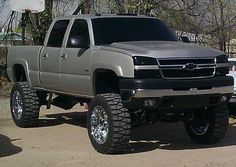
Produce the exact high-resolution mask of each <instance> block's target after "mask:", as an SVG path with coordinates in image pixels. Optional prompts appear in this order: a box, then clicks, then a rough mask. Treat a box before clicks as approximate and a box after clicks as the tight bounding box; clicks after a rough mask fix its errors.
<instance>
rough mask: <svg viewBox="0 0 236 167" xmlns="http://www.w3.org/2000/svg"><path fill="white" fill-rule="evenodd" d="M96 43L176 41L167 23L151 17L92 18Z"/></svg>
mask: <svg viewBox="0 0 236 167" xmlns="http://www.w3.org/2000/svg"><path fill="white" fill-rule="evenodd" d="M92 24H93V32H94V40H95V44H96V45H107V44H111V43H114V42H126V41H178V38H177V37H176V35H175V33H174V32H173V31H172V30H170V29H169V28H168V27H167V25H166V24H165V23H164V22H162V21H160V20H158V19H153V18H96V19H92Z"/></svg>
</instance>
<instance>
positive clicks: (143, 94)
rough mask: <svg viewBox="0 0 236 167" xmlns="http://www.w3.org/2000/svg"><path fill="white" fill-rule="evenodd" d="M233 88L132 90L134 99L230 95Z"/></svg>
mask: <svg viewBox="0 0 236 167" xmlns="http://www.w3.org/2000/svg"><path fill="white" fill-rule="evenodd" d="M232 90H233V86H223V87H213V88H211V89H202V90H199V89H197V88H190V89H189V90H173V89H159V90H158V89H148V90H147V89H138V90H134V91H133V92H132V93H133V97H134V98H148V97H164V96H185V95H186V96H190V95H211V94H221V95H224V94H231V93H232Z"/></svg>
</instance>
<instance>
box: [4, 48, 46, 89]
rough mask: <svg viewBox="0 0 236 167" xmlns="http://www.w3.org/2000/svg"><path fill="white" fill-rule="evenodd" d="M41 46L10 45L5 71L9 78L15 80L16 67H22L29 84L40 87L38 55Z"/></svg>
mask: <svg viewBox="0 0 236 167" xmlns="http://www.w3.org/2000/svg"><path fill="white" fill-rule="evenodd" d="M42 48H43V46H15V47H10V48H9V50H8V55H7V73H8V77H9V79H10V80H11V81H12V82H13V83H15V82H16V81H17V76H16V75H19V74H18V73H17V70H18V69H22V67H23V69H24V72H25V76H26V79H27V81H28V82H29V84H30V86H33V87H40V78H39V67H40V66H39V56H40V52H41V50H42Z"/></svg>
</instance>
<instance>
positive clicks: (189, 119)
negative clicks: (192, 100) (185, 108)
mask: <svg viewBox="0 0 236 167" xmlns="http://www.w3.org/2000/svg"><path fill="white" fill-rule="evenodd" d="M228 124H229V115H228V108H227V106H226V105H221V106H217V107H214V108H209V109H205V110H204V109H203V110H197V111H194V112H192V113H188V114H186V120H185V127H186V131H187V133H188V135H189V136H190V137H191V138H192V139H193V141H195V142H197V143H201V144H214V143H216V142H218V141H220V140H221V139H222V138H223V137H224V136H225V133H226V131H227V128H228Z"/></svg>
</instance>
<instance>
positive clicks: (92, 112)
mask: <svg viewBox="0 0 236 167" xmlns="http://www.w3.org/2000/svg"><path fill="white" fill-rule="evenodd" d="M7 66H8V67H7V72H8V76H9V78H10V80H11V81H12V83H14V87H13V89H12V93H11V112H12V117H13V120H14V121H15V123H16V125H17V126H19V127H31V126H35V125H36V124H37V120H38V116H39V110H40V106H41V105H45V104H46V105H47V107H48V108H50V105H51V104H52V105H57V106H59V107H62V108H65V109H69V108H71V107H73V105H75V104H76V103H81V104H83V103H87V104H88V106H89V110H88V116H87V128H88V134H89V138H90V140H91V143H92V145H93V146H94V148H95V149H96V150H97V151H99V152H101V153H106V154H107V153H117V152H120V151H123V150H125V149H127V148H128V146H129V140H130V132H131V128H134V127H136V126H137V125H143V124H144V123H154V122H156V121H158V120H164V121H177V120H184V122H185V126H186V130H187V132H188V134H189V136H190V137H191V138H192V139H193V140H194V141H196V142H198V143H215V142H217V141H219V140H220V139H222V138H223V137H224V135H225V132H226V130H227V126H228V110H227V107H226V106H227V105H226V103H227V102H228V101H229V99H230V98H231V95H232V92H233V82H234V81H233V78H232V77H230V76H227V74H228V72H229V69H228V58H227V56H226V55H225V53H223V52H221V51H218V50H215V49H211V48H205V47H201V46H197V45H193V44H189V43H183V42H180V41H179V39H178V38H177V37H176V35H175V34H174V33H173V32H172V31H171V30H170V29H169V28H168V27H167V26H166V25H165V23H164V22H162V21H160V20H159V19H156V18H153V17H146V16H122V15H108V16H102V15H101V16H94V15H77V16H68V17H59V18H56V19H55V20H54V21H53V22H52V24H51V27H50V29H49V31H48V34H47V36H46V39H45V42H44V45H43V46H28V47H12V48H10V49H9V52H8V57H7ZM53 94H55V95H56V97H55V96H53ZM182 118H183V119H182Z"/></svg>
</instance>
